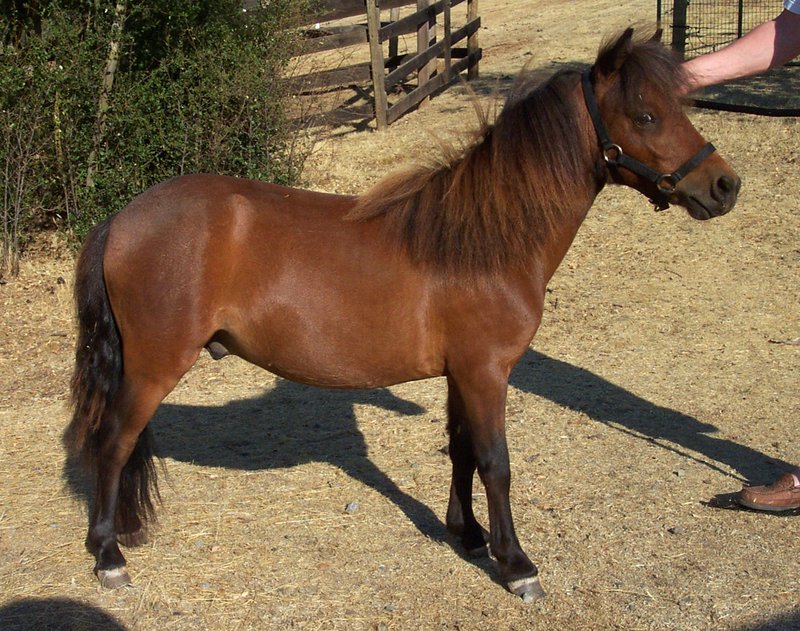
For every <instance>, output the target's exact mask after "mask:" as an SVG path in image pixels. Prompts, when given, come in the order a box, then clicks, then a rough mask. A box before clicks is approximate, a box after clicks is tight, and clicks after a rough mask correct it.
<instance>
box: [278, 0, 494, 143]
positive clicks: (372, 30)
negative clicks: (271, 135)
mask: <svg viewBox="0 0 800 631" xmlns="http://www.w3.org/2000/svg"><path fill="white" fill-rule="evenodd" d="M408 5H416V11H415V12H413V13H411V14H409V15H407V16H405V17H402V18H400V17H399V10H400V9H401V8H402V7H406V6H408ZM461 5H463V6H461ZM458 6H461V8H462V9H464V8H466V10H465V12H464V14H463V15H464V19H463V24H461V25H459V26H457V27H456V28H454V27H453V13H454V12H453V9H454V7H458ZM386 9H389V10H390V16H389V20H388V21H385V22H384V21H382V20H381V11H382V10H386ZM364 17H366V23H356V24H346V25H333V26H331V25H324V26H323V23H324V22H326V21H335V20H344V19H348V18H364ZM313 19H314V20H317V22H316V24H315V25H314V28H309V29H307V31H306V34H307V35H308V41H307V43H306V46H305V49H304V52H305V53H316V52H321V51H326V50H334V49H338V48H341V47H345V46H355V45H359V44H368V46H369V56H370V61H369V62H364V63H359V64H353V65H350V66H345V67H341V68H335V69H332V70H326V71H321V72H312V73H309V74H307V75H303V76H301V77H295V78H294V79H293V83H294V89H296V90H298V91H308V90H314V89H324V88H330V87H332V86H336V85H345V84H361V83H366V82H369V81H370V80H371V84H372V97H371V99H369V101H371V102H368V103H367V104H366V106H364V107H361V108H360V110H359V112H360V113H361V114H362V115H364V116H368V117H370V118H372V117H374V118H375V121H376V125H377V127H378V129H384V128H386V127H387V126H388V125H390V124H391V123H392V122H394V121H396V120H397V119H398V118H400V117H401V116H403V115H404V114H405V113H407V112H408V111H410V110H412V109H414V108H415V107H417V106H419V105H421V104H423V103H425V102H426V101H427V100H428V99H429V98H430V97H431V96H433V95H435V94H437V93H438V92H440V91H442V90H444V89H445V88H446V87H447V86H448V85H449V84H450V83H452V82H453V80H454V79H455V78H456V77H457V76H458V75H459V74H460V73H462V72H467V78H468V79H474V78H476V77H477V76H478V71H479V61H480V59H481V56H482V51H481V49H480V46H479V44H478V31H479V29H480V25H481V20H480V16H479V14H478V0H438V1H434V0H328V1H327V2H323V3H322V6H321V7H320V9H319V10H318V12H317V14H316V15H315V16H313ZM414 33H416V36H417V37H416V40H417V47H416V48H417V49H416V52H415V53H408V54H403V55H400V54H398V52H397V50H398V39H399V38H400V37H403V36H405V35H411V34H414ZM437 36H438V37H437ZM459 43H462V45H461V46H456V44H459ZM385 44H388V47H387V46H385ZM387 48H388V50H387ZM398 86H402V87H403V88H404V90H402V91H400V92H404V91H405V92H407V93H405V94H403V96H402V97H401V98H400V99H399V100H397V101H396V102H394V103H390V99H389V95H390V94H392V93H394V92H395V91H397V88H398ZM361 94H362V95H363V91H361Z"/></svg>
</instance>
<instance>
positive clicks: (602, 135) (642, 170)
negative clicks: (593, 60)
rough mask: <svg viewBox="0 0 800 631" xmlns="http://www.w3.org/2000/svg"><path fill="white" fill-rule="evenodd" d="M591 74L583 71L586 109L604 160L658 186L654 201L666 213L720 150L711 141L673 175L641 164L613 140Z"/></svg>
mask: <svg viewBox="0 0 800 631" xmlns="http://www.w3.org/2000/svg"><path fill="white" fill-rule="evenodd" d="M591 75H592V69H591V68H589V69H588V70H585V71H584V72H583V75H582V81H583V98H584V100H585V101H586V109H587V110H589V116H591V117H592V122H593V123H594V129H595V132H596V133H597V139H598V140H599V141H600V146H601V148H602V150H603V159H604V160H605V161H606V164H607V165H608V166H609V168H612V169H616V168H620V167H621V168H623V169H627V170H628V171H631V172H632V173H635V174H636V175H639V176H641V177H643V178H644V179H645V180H647V181H648V182H652V183H653V184H655V185H656V188H657V189H658V193H657V194H656V195H655V196H654V197H653V199H651V200H650V201H651V202H653V204H654V205H655V209H656V210H665V209H667V208H669V196H670V195H671V194H672V193H673V192H674V191H675V187H676V186H677V184H678V182H680V181H681V180H682V179H683V178H684V177H685V176H686V175H687V174H688V173H689V172H690V171H692V170H693V169H695V168H696V167H697V166H698V165H699V164H700V163H701V162H702V161H703V160H705V159H706V158H707V157H708V156H710V155H711V154H712V153H714V151H716V148H715V147H714V145H712V144H711V143H710V142H707V143H706V144H705V146H704V147H703V148H702V149H700V151H698V152H697V153H696V154H694V156H692V157H691V158H689V159H688V160H687V161H686V162H684V163H683V164H682V165H681V166H680V167H678V168H677V169H675V170H674V171H673V172H672V173H659V172H658V171H656V170H655V169H651V168H650V167H649V166H647V165H646V164H644V163H642V162H639V161H638V160H637V159H636V158H633V157H631V156H628V155H626V154H625V152H624V151H622V147H620V146H619V145H618V144H616V143H614V142H612V141H611V138H610V136H609V134H608V129H607V128H606V126H605V123H603V119H602V117H601V116H600V108H599V107H598V105H597V99H596V98H595V96H594V89H593V88H592V80H591Z"/></svg>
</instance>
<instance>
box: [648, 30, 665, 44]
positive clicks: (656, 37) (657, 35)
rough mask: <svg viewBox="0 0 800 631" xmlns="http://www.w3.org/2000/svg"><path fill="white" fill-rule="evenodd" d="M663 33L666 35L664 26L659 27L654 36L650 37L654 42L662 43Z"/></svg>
mask: <svg viewBox="0 0 800 631" xmlns="http://www.w3.org/2000/svg"><path fill="white" fill-rule="evenodd" d="M663 35H664V29H663V28H657V29H656V32H655V33H653V37H651V38H650V39H652V40H653V41H654V42H659V43H661V37H662V36H663Z"/></svg>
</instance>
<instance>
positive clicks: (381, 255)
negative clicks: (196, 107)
mask: <svg viewBox="0 0 800 631" xmlns="http://www.w3.org/2000/svg"><path fill="white" fill-rule="evenodd" d="M680 81H681V67H680V64H679V63H678V62H677V60H676V59H675V58H674V57H673V55H672V54H671V53H670V51H669V50H668V49H666V48H665V47H663V46H662V45H661V44H659V43H658V42H657V41H655V39H652V40H647V41H644V40H634V39H633V37H632V30H630V29H629V30H628V31H626V32H625V33H624V34H623V35H621V36H620V37H618V38H616V39H615V40H613V41H611V42H610V43H608V44H606V45H605V46H603V47H602V48H601V51H600V53H599V55H598V57H597V60H596V62H595V64H594V66H593V67H592V68H591V69H590V70H589V71H587V72H586V73H584V74H583V78H582V75H581V74H580V73H578V72H575V71H564V72H561V73H558V74H556V75H555V76H553V77H552V78H550V79H549V80H548V81H547V82H546V83H544V84H542V85H540V86H538V87H532V86H527V87H526V86H522V87H521V88H520V89H519V90H517V94H516V95H514V96H513V97H511V98H510V99H509V101H508V102H507V104H506V105H505V107H504V109H503V111H502V112H501V113H500V114H499V116H498V117H497V119H496V121H495V122H494V124H492V125H486V126H485V127H484V129H483V130H482V133H481V135H480V137H479V139H478V140H477V141H476V142H475V143H474V144H473V145H472V146H470V147H469V148H467V149H466V150H464V151H463V152H462V154H461V155H459V156H457V157H453V158H452V159H450V160H444V161H442V162H441V163H440V164H439V165H437V166H434V167H427V168H422V167H420V168H417V169H413V170H411V171H405V172H402V173H399V174H397V175H392V176H389V177H388V178H387V179H385V180H384V181H382V182H381V183H379V184H378V185H376V186H375V187H374V188H373V189H372V190H369V191H368V192H367V193H366V194H365V195H362V196H360V197H349V196H338V195H327V194H322V193H316V192H310V191H304V190H297V189H292V188H284V187H281V186H276V185H272V184H266V183H262V182H254V181H248V180H241V179H234V178H230V177H217V176H212V175H197V176H186V177H180V178H177V179H173V180H170V181H168V182H165V183H163V184H160V185H158V186H155V187H153V188H151V189H150V190H148V191H146V192H145V193H144V194H142V195H141V196H139V197H138V198H136V199H135V200H134V201H132V202H131V203H130V204H129V205H128V206H127V207H126V208H125V209H124V210H122V211H121V212H120V213H119V214H117V215H116V216H114V217H112V218H111V219H109V220H107V221H105V222H103V223H102V224H100V225H98V226H97V227H96V228H95V229H94V230H93V231H92V233H91V234H90V235H89V237H88V238H87V241H86V244H85V246H84V249H83V252H82V254H81V256H80V260H79V262H78V268H77V277H76V288H75V294H76V299H77V305H78V317H79V326H80V330H79V338H78V343H77V351H76V367H75V372H74V376H73V379H72V394H73V402H74V409H75V411H74V416H73V419H72V422H71V423H70V426H69V428H68V430H67V432H66V435H65V441H66V444H67V446H68V448H69V449H70V451H71V452H72V454H73V455H75V456H80V457H81V458H82V459H83V460H84V461H85V462H86V463H87V464H88V466H89V467H90V470H91V471H92V473H93V475H94V478H95V480H96V489H95V495H94V502H93V509H92V512H91V518H90V522H89V533H88V537H87V546H88V547H89V549H90V550H91V551H92V552H93V553H94V555H95V557H96V565H95V572H96V574H97V576H98V578H99V579H100V582H101V583H102V584H103V585H104V586H108V587H115V586H119V585H123V584H127V583H128V582H129V580H130V579H129V577H128V573H127V571H126V569H125V559H124V557H123V556H122V554H121V553H120V549H119V547H118V542H121V543H124V544H127V545H135V544H137V543H141V542H142V541H143V540H144V533H145V530H144V529H145V526H146V522H147V518H148V517H152V514H153V503H154V502H153V498H154V496H155V497H157V488H156V486H155V479H154V473H155V472H154V466H153V458H152V456H153V453H152V449H151V444H150V439H149V429H148V427H147V425H148V422H149V421H150V418H151V417H152V416H153V413H154V412H155V411H156V408H157V407H158V406H159V404H160V403H161V401H162V399H163V398H164V397H165V396H166V395H167V394H168V393H169V392H170V391H171V390H172V389H173V388H174V387H175V386H176V384H177V383H178V381H179V380H180V379H181V377H182V375H183V374H184V373H186V371H187V370H189V368H191V366H192V365H193V364H194V362H195V360H197V358H198V356H199V355H200V353H201V352H202V350H203V349H204V348H206V349H208V350H209V351H210V352H211V354H212V355H213V356H214V357H215V358H220V357H222V356H225V355H227V354H234V355H238V356H239V357H242V358H244V359H246V360H247V361H249V362H252V363H254V364H257V365H259V366H262V367H263V368H265V369H267V370H269V371H271V372H273V373H275V374H277V375H280V376H282V377H286V378H288V379H292V380H296V381H299V382H303V383H306V384H313V385H317V386H325V387H332V388H370V387H379V386H387V385H391V384H396V383H400V382H404V381H410V380H414V379H425V378H427V377H435V376H442V375H443V376H446V377H447V384H448V401H447V407H448V415H449V421H448V430H449V434H450V451H449V453H450V457H451V459H452V466H453V468H452V484H451V489H450V501H449V505H448V509H447V519H446V521H447V528H448V529H449V530H450V531H451V532H453V533H456V535H457V536H458V537H460V540H461V543H462V544H463V546H464V547H465V548H466V550H468V551H473V552H474V551H480V550H483V549H485V546H486V544H487V541H486V540H485V539H484V534H483V530H482V528H481V527H480V525H479V524H478V522H477V521H476V519H475V516H474V514H473V509H472V483H473V476H474V473H475V471H476V469H477V471H478V474H479V476H480V479H481V481H482V482H483V484H484V486H485V488H486V495H487V499H488V507H489V526H490V528H489V540H488V544H489V546H490V547H491V551H492V553H493V555H494V556H495V557H496V559H497V563H498V564H499V569H500V572H501V575H502V577H503V580H504V581H505V582H506V584H507V585H508V588H509V589H510V590H511V591H512V592H514V593H515V594H518V595H520V596H522V597H523V598H525V599H526V600H530V599H532V598H536V597H538V596H540V595H541V594H542V593H543V592H542V590H541V587H540V586H539V582H538V578H537V573H538V572H537V569H536V567H535V566H534V565H533V563H531V561H530V560H529V559H528V557H527V556H526V554H525V552H523V550H522V548H521V547H520V544H519V541H518V540H517V536H516V533H515V531H514V526H513V523H512V518H511V507H510V503H509V485H510V473H509V459H508V450H507V447H506V439H505V430H504V423H505V401H506V391H507V388H508V378H509V373H510V372H511V369H512V367H513V366H514V364H515V363H516V362H517V360H518V359H519V358H520V356H521V355H522V354H523V353H524V352H525V351H526V349H528V346H529V344H530V342H531V339H532V338H533V336H534V333H535V332H536V329H537V327H538V326H539V322H540V320H541V317H542V306H543V300H544V295H545V288H546V285H547V283H548V281H549V279H550V277H551V276H552V274H553V272H554V271H555V269H556V267H557V266H558V265H559V263H560V261H561V259H562V258H563V256H564V254H565V253H566V251H567V249H568V248H569V246H570V244H571V242H572V240H573V238H574V236H575V233H576V231H577V230H578V227H579V226H580V224H581V222H582V221H583V219H584V217H585V216H586V213H587V212H588V210H589V207H590V206H591V205H592V202H593V200H594V199H595V197H596V196H597V194H598V192H599V191H600V190H601V189H602V188H603V186H604V185H605V184H606V183H619V184H625V185H627V186H631V187H633V188H635V189H637V190H639V191H641V192H642V193H644V194H645V195H647V196H648V197H650V198H651V199H653V200H654V201H655V202H656V204H657V205H658V206H660V207H665V206H666V205H667V203H669V202H671V203H674V204H679V205H682V206H685V207H686V208H687V209H688V211H689V214H690V215H692V216H693V217H695V218H698V219H707V218H709V217H712V216H716V215H721V214H724V213H726V212H728V211H729V210H730V209H731V208H732V207H733V205H734V203H735V201H736V196H737V193H738V189H739V179H738V177H737V176H736V174H735V173H734V172H733V171H732V170H731V169H730V167H728V166H727V164H726V163H725V162H724V161H723V160H722V159H721V158H720V157H719V156H718V155H717V154H715V153H713V147H711V146H710V145H708V144H706V143H705V141H704V140H703V139H702V138H701V136H700V135H699V134H698V132H697V131H696V130H695V129H694V127H693V126H692V124H691V123H690V122H689V120H688V118H687V117H686V115H685V113H684V111H683V107H682V103H681V100H680V98H679V97H678V96H677V95H678V87H679V84H680ZM611 138H614V139H615V141H616V142H612V141H611Z"/></svg>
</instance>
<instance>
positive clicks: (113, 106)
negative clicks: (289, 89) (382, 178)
mask: <svg viewBox="0 0 800 631" xmlns="http://www.w3.org/2000/svg"><path fill="white" fill-rule="evenodd" d="M0 9H2V18H0V34H1V35H2V37H3V41H2V47H1V48H0V116H1V117H2V118H1V119H0V132H2V134H3V137H2V138H3V140H2V143H0V173H2V178H3V180H2V184H3V189H4V193H3V198H2V200H0V201H2V204H3V208H2V216H1V217H0V219H2V223H3V227H2V229H3V232H2V239H3V260H2V261H0V271H2V268H4V267H7V266H9V265H11V266H12V267H13V266H14V265H15V261H16V259H15V256H16V254H15V252H18V251H19V247H20V244H21V243H22V242H23V241H24V239H25V237H26V235H30V234H31V233H32V232H33V231H35V230H36V229H41V228H43V227H55V228H57V229H60V230H63V231H66V232H67V233H68V234H70V235H71V236H73V237H75V238H77V239H80V238H81V237H82V236H83V234H84V233H85V232H86V231H87V230H88V228H89V227H91V226H92V225H94V224H95V223H96V222H97V221H99V220H101V219H103V218H104V217H106V216H108V215H110V214H112V213H113V212H115V211H117V210H119V209H120V208H121V207H122V206H124V205H125V204H126V203H127V202H128V201H129V200H130V199H131V198H132V197H134V196H135V195H136V194H138V193H139V192H141V191H143V190H144V189H146V188H148V187H149V186H151V185H153V184H155V183H156V182H159V181H162V180H164V179H167V178H169V177H172V176H175V175H179V174H182V173H197V172H213V173H223V174H229V175H237V176H242V177H251V178H258V179H263V180H269V181H274V182H279V183H284V184H291V183H293V182H295V181H296V179H297V176H298V171H299V168H300V166H301V158H302V156H301V155H300V154H299V153H298V152H296V151H295V150H294V145H293V136H292V133H291V132H290V131H289V129H290V128H289V125H288V124H287V121H286V119H285V112H284V103H285V100H284V97H285V94H284V91H283V87H282V82H281V80H280V77H281V74H282V70H283V68H284V66H285V64H286V62H287V61H288V59H289V57H290V56H291V55H292V53H293V52H294V50H295V43H296V42H295V38H294V35H293V31H292V29H291V28H290V27H291V26H292V25H293V24H295V23H297V18H298V16H299V15H300V14H301V13H302V11H303V10H304V9H305V5H304V3H303V2H296V1H292V0H264V1H262V2H261V8H260V9H258V10H254V11H244V10H243V9H242V1H241V0H200V1H197V0H140V1H139V2H127V1H123V0H117V1H116V2H111V1H110V0H105V1H102V0H50V1H47V0H40V1H39V2H29V1H27V0H0ZM112 43H115V44H116V45H117V50H118V55H117V58H116V59H114V56H113V55H111V53H110V51H111V50H112ZM112 60H113V63H111V62H112ZM109 68H111V69H112V72H108V70H109ZM104 76H105V78H106V79H108V76H113V86H109V85H108V83H106V84H105V85H104Z"/></svg>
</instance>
